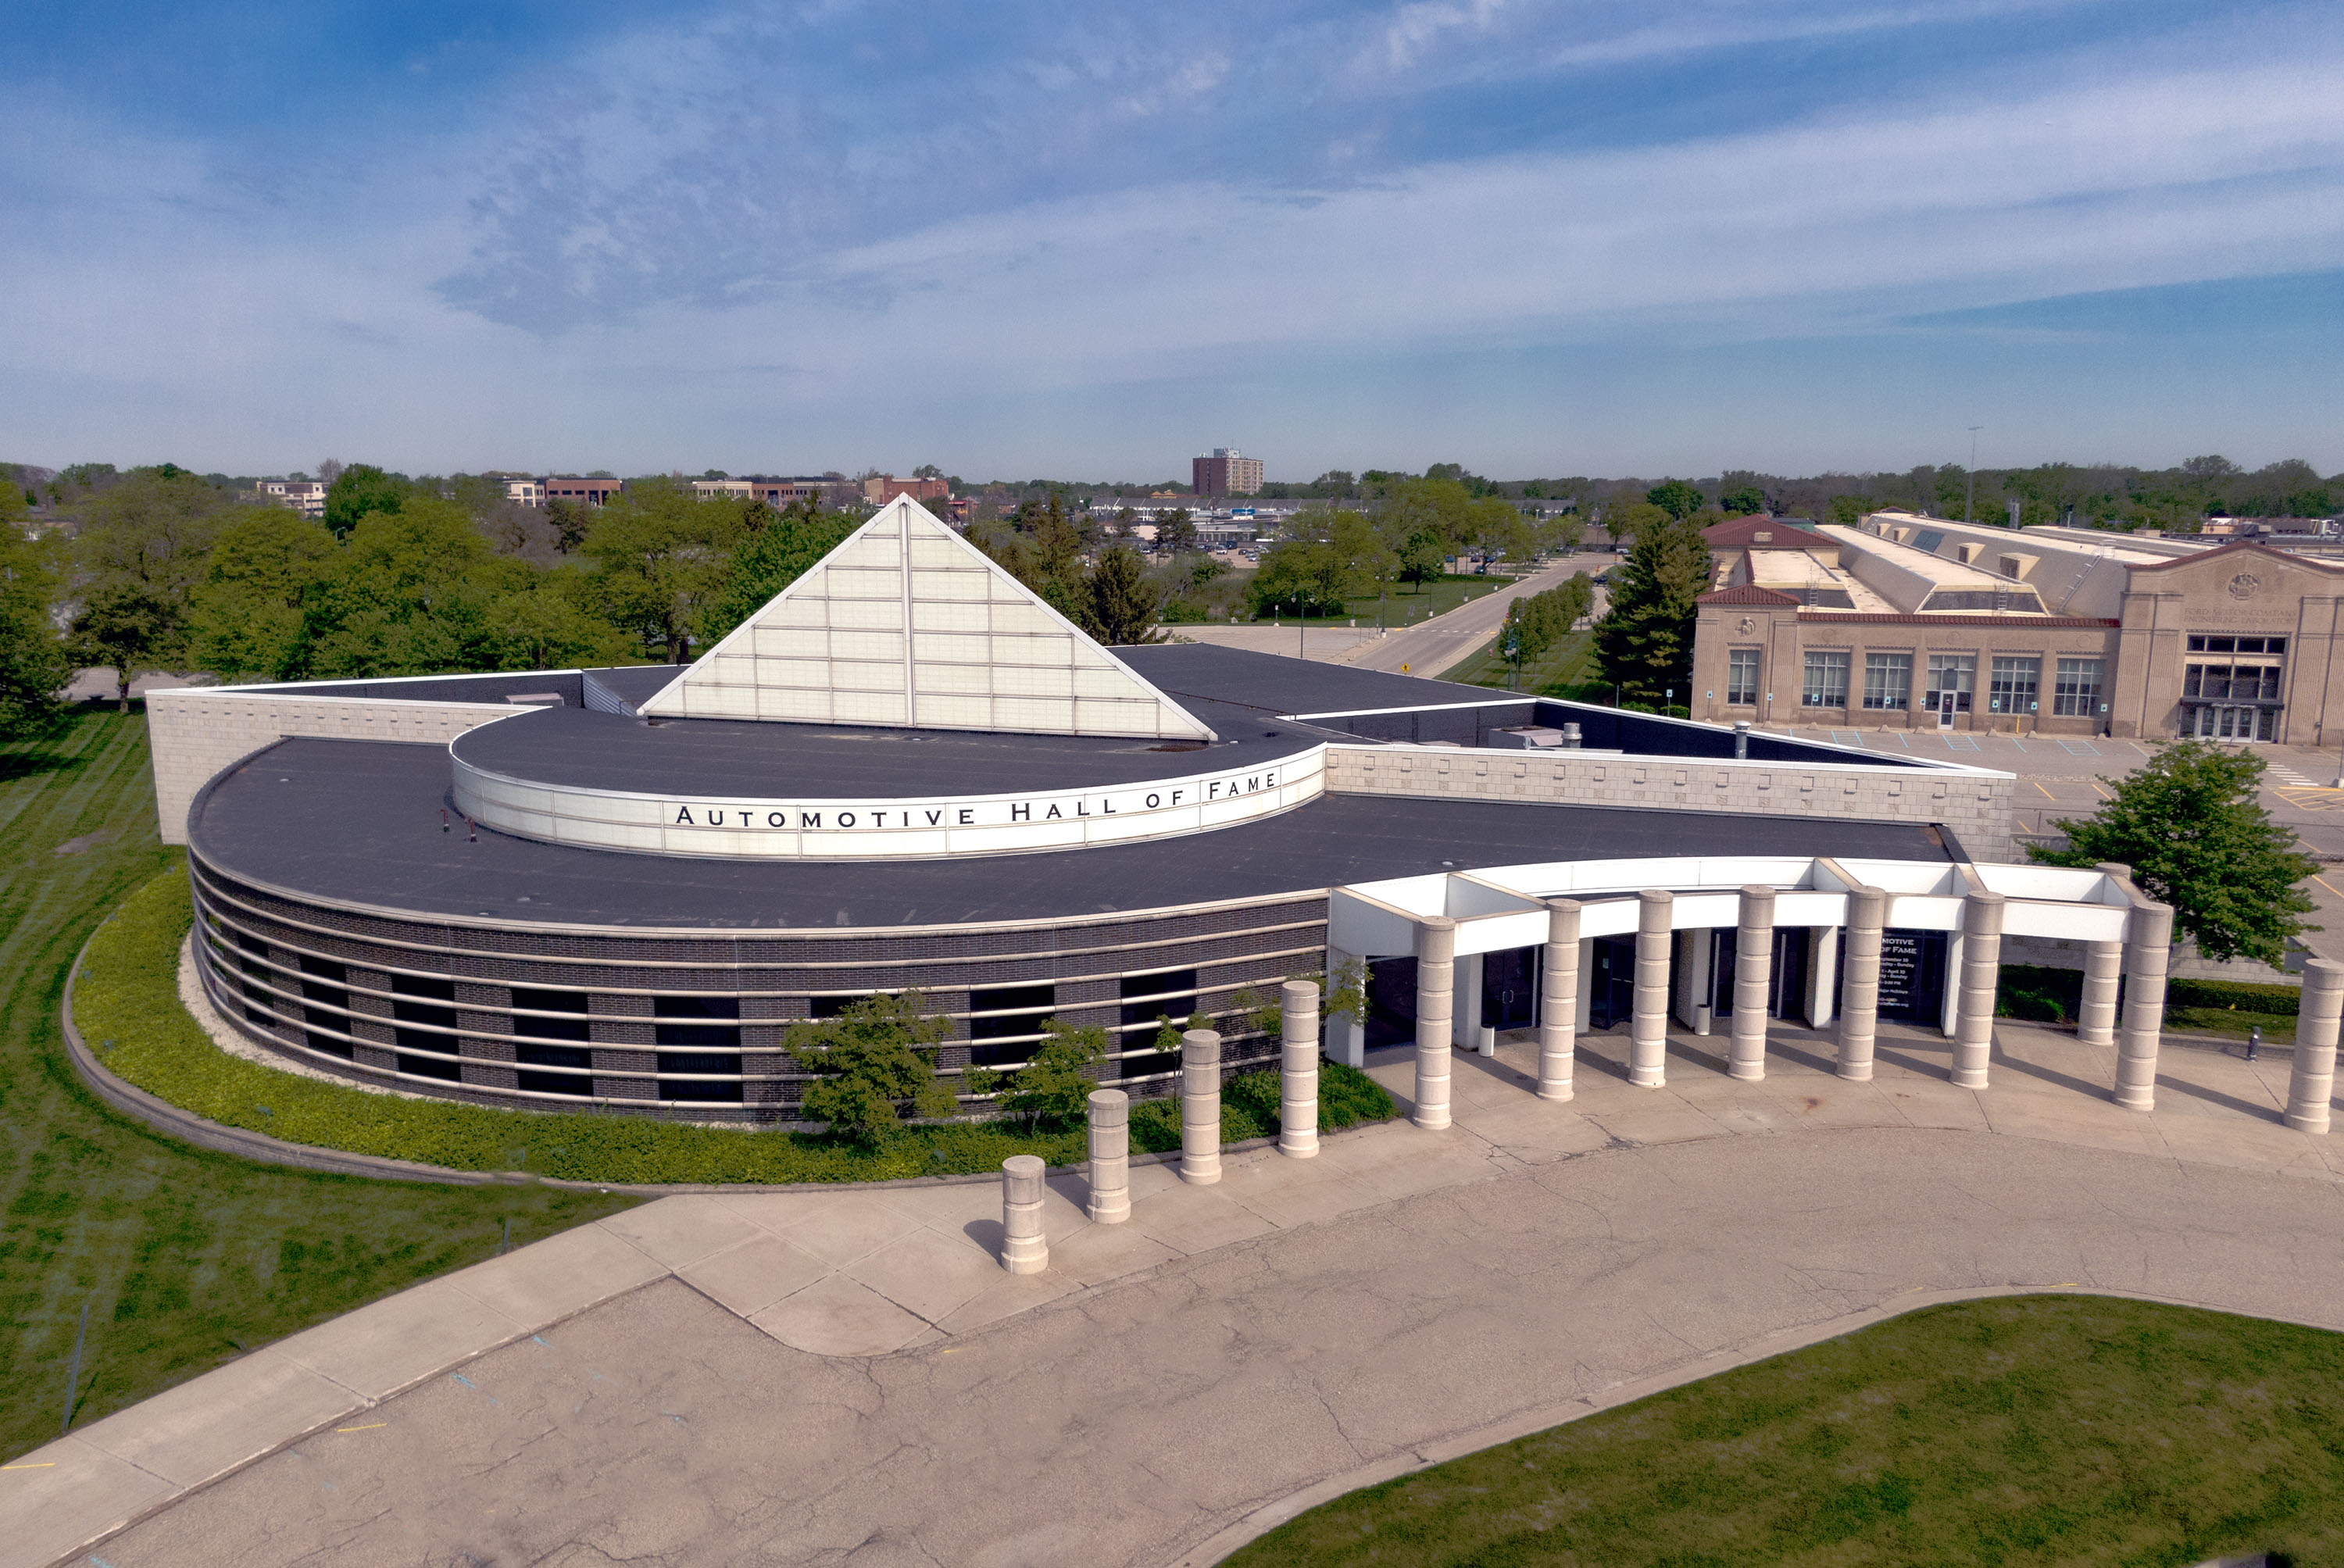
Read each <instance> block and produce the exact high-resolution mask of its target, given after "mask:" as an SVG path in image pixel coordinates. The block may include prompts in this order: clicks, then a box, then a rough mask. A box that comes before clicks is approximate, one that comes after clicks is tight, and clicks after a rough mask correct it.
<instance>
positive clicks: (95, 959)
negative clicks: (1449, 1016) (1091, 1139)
mask: <svg viewBox="0 0 2344 1568" xmlns="http://www.w3.org/2000/svg"><path fill="white" fill-rule="evenodd" d="M193 921H194V916H193V913H192V910H191V908H190V906H189V904H188V898H187V873H186V871H185V869H184V868H181V869H175V870H172V871H168V872H166V873H165V874H164V875H161V876H158V877H157V878H156V879H155V880H154V881H152V882H150V883H148V884H147V885H146V886H145V887H143V888H141V889H140V890H139V891H138V892H137V893H136V894H134V895H132V896H131V897H130V899H129V900H128V901H127V902H126V903H125V904H124V905H123V906H122V907H121V908H120V909H118V910H116V912H115V913H114V914H113V915H112V916H109V917H108V918H107V920H106V923H105V924H104V925H103V926H99V928H98V930H97V934H96V936H94V937H92V938H91V940H90V945H89V949H88V953H87V955H86V957H85V959H84V962H83V965H82V971H81V976H80V979H79V980H78V981H77V982H76V985H75V987H74V996H73V1007H74V1019H75V1022H76V1025H77V1026H78V1027H80V1030H81V1034H82V1037H83V1038H84V1039H85V1040H86V1041H87V1042H88V1044H89V1046H90V1048H91V1049H92V1050H94V1051H96V1052H97V1053H98V1055H99V1056H100V1057H101V1058H102V1059H103V1060H104V1061H105V1063H106V1067H107V1068H108V1069H109V1070H111V1071H112V1072H114V1073H115V1074H116V1076H117V1077H122V1078H124V1079H126V1080H127V1081H129V1082H130V1083H133V1084H136V1086H137V1087H140V1088H142V1089H145V1090H146V1091H147V1093H148V1094H151V1095H154V1096H156V1097H157V1098H161V1099H165V1100H167V1101H169V1102H170V1103H171V1104H173V1105H175V1106H177V1107H179V1108H182V1109H185V1110H190V1111H193V1112H195V1113H196V1114H197V1115H198V1116H201V1117H204V1118H207V1119H209V1120H212V1121H216V1122H219V1123H222V1124H223V1125H226V1126H229V1127H240V1128H249V1129H250V1130H252V1131H255V1132H264V1133H267V1134H268V1135H269V1136H270V1137H272V1138H283V1139H285V1140H286V1141H287V1142H288V1143H303V1144H310V1145H314V1146H316V1147H318V1148H335V1149H341V1150H344V1151H346V1152H348V1153H352V1154H369V1155H376V1156H379V1157H382V1158H390V1159H409V1160H415V1161H418V1162H420V1163H422V1164H425V1165H438V1166H445V1167H448V1168H450V1169H455V1170H528V1171H531V1172H534V1173H536V1174H538V1175H540V1176H547V1177H552V1178H555V1179H561V1180H567V1181H598V1182H599V1181H611V1182H707V1183H720V1182H734V1181H748V1182H792V1181H880V1180H887V1179H894V1178H901V1177H910V1176H923V1175H935V1174H940V1173H947V1172H962V1171H986V1170H997V1169H999V1168H1000V1165H1001V1162H1002V1160H1004V1159H1005V1158H1008V1157H1009V1156H1011V1155H1013V1154H1037V1155H1040V1156H1041V1157H1042V1158H1044V1159H1045V1160H1046V1161H1048V1162H1049V1163H1050V1164H1052V1165H1073V1164H1076V1163H1079V1162H1080V1161H1081V1160H1082V1159H1083V1158H1084V1154H1085V1149H1084V1134H1083V1130H1082V1128H1079V1127H1076V1128H1064V1129H1050V1128H1043V1129H1040V1130H1037V1131H1034V1132H1027V1131H1025V1130H1024V1129H1022V1128H1019V1127H1018V1126H1017V1125H1016V1124H1015V1123H1005V1122H995V1123H979V1124H975V1125H969V1124H959V1125H954V1126H948V1127H908V1128H905V1129H904V1132H903V1134H902V1135H901V1136H900V1137H898V1138H895V1139H894V1140H892V1141H891V1142H890V1143H889V1144H888V1145H886V1146H885V1147H884V1148H878V1149H866V1148H859V1147H857V1146H855V1145H854V1144H852V1143H848V1142H845V1141H843V1140H840V1139H835V1138H830V1137H829V1136H827V1135H826V1134H806V1133H795V1132H783V1131H776V1130H768V1129H755V1128H708V1127H682V1126H678V1125H676V1124H674V1123H672V1122H662V1121H654V1120H652V1119H651V1118H647V1117H636V1116H625V1115H585V1114H581V1113H578V1112H560V1111H511V1110H497V1109H492V1108H489V1107H486V1106H474V1105H459V1104H456V1103H454V1102H452V1101H448V1100H436V1099H409V1098H403V1097H399V1096H395V1095H385V1094H369V1093H368V1092H367V1091H365V1090H363V1089H357V1088H351V1087H346V1086H344V1085H340V1084H334V1083H327V1082H322V1081H320V1080H318V1079H315V1078H307V1077H298V1076H297V1075H295V1074H292V1073H288V1072H279V1071H278V1070H276V1069H275V1068H272V1067H263V1066H261V1065H259V1064H258V1063H257V1062H249V1061H246V1060H244V1059H243V1058H242V1057H234V1056H230V1055H229V1054H228V1053H227V1052H226V1051H223V1050H221V1049H220V1048H219V1047H217V1045H215V1044H214V1043H213V1042H212V1040H211V1038H210V1037H208V1036H207V1035H206V1034H205V1033H204V1031H203V1029H202V1028H201V1027H199V1026H198V1025H197V1023H196V1021H195V1019H194V1018H193V1017H190V1016H189V1015H188V1013H187V1008H186V1007H183V1006H181V1005H180V1002H179V996H178V966H179V946H180V943H181V942H182V941H183V940H184V939H185V938H186V936H187V930H188V927H189V926H191V925H192V924H193ZM1257 1080H1260V1082H1257ZM1318 1082H1319V1125H1320V1126H1322V1127H1325V1128H1339V1127H1349V1126H1351V1125H1352V1124H1353V1123H1355V1122H1359V1121H1366V1120H1380V1119H1383V1118H1388V1117H1390V1116H1392V1115H1393V1114H1395V1112H1394V1108H1393V1106H1392V1103H1391V1099H1390V1097H1389V1096H1387V1095H1386V1094H1385V1093H1384V1092H1383V1090H1382V1089H1381V1088H1379V1087H1377V1086H1376V1084H1375V1083H1374V1082H1373V1081H1372V1080H1370V1079H1369V1078H1368V1077H1367V1076H1366V1075H1365V1074H1362V1073H1359V1072H1356V1071H1354V1070H1353V1069H1351V1068H1349V1067H1336V1066H1334V1065H1333V1064H1326V1065H1324V1066H1322V1067H1321V1070H1320V1073H1319V1079H1318ZM1265 1083H1266V1085H1267V1087H1266V1088H1265V1087H1262V1086H1263V1084H1265ZM1166 1103H1167V1102H1161V1101H1147V1102H1143V1103H1142V1104H1140V1105H1138V1106H1137V1107H1135V1108H1134V1109H1133V1114H1132V1134H1133V1138H1132V1141H1133V1143H1134V1144H1135V1145H1136V1146H1137V1148H1139V1149H1141V1150H1142V1151H1144V1152H1151V1153H1152V1152H1162V1151H1167V1150H1170V1149H1177V1148H1179V1146H1180V1128H1179V1112H1178V1109H1177V1107H1172V1108H1170V1110H1169V1116H1168V1125H1167V1117H1166V1115H1165V1108H1166ZM1222 1105H1223V1110H1222V1118H1221V1125H1222V1137H1223V1138H1224V1139H1225V1140H1227V1141H1230V1142H1235V1141H1237V1140H1238V1139H1240V1138H1258V1137H1262V1136H1265V1135H1266V1134H1268V1133H1273V1132H1275V1131H1276V1130H1277V1128H1278V1075H1277V1074H1276V1073H1274V1072H1257V1073H1247V1074H1242V1075H1240V1076H1238V1077H1235V1078H1233V1079H1231V1080H1230V1082H1229V1085H1228V1089H1227V1090H1226V1091H1225V1092H1224V1094H1223V1096H1222Z"/></svg>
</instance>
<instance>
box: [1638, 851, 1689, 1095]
mask: <svg viewBox="0 0 2344 1568" xmlns="http://www.w3.org/2000/svg"><path fill="white" fill-rule="evenodd" d="M1676 901H1677V899H1676V895H1675V894H1673V893H1667V892H1663V891H1662V890H1660V889H1657V888H1651V887H1647V888H1646V889H1644V891H1642V893H1639V894H1638V895H1636V988H1635V997H1634V1001H1633V1003H1632V1010H1631V1011H1630V1013H1629V1015H1628V1081H1629V1082H1630V1083H1632V1084H1633V1085H1635V1086H1636V1087H1638V1088H1646V1089H1656V1088H1659V1087H1661V1086H1662V1084H1664V1083H1666V1082H1668V1077H1669V946H1670V933H1669V918H1670V916H1671V915H1672V913H1673V911H1674V909H1675V906H1676Z"/></svg>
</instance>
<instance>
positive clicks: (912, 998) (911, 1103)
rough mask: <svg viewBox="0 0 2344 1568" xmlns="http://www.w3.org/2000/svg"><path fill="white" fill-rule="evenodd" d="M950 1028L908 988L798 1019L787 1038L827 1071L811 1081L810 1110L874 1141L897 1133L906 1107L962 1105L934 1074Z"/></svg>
mask: <svg viewBox="0 0 2344 1568" xmlns="http://www.w3.org/2000/svg"><path fill="white" fill-rule="evenodd" d="M945 1033H946V1026H945V1020H943V1019H942V1018H936V1017H929V1016H928V1015H927V1013H926V1010H925V1008H924V1005H923V1002H922V999H921V996H920V994H919V993H918V992H917V991H905V992H903V993H902V994H900V995H896V996H868V997H865V998H864V999H863V1000H862V1001H859V1002H854V1003H850V1004H849V1005H848V1006H847V1007H846V1009H845V1010H844V1012H842V1013H840V1014H839V1015H838V1017H834V1018H820V1019H816V1020H814V1021H813V1022H811V1023H803V1024H793V1025H791V1026H790V1027H789V1029H788V1031H787V1032H786V1033H785V1034H784V1035H783V1037H782V1045H783V1048H784V1049H786V1050H787V1051H788V1052H789V1053H790V1055H791V1056H793V1057H796V1058H797V1061H798V1064H799V1065H800V1066H801V1067H804V1068H805V1069H806V1070H807V1071H809V1072H813V1073H818V1074H820V1075H821V1077H819V1078H818V1079H816V1081H814V1082H813V1083H811V1084H809V1085H807V1086H806V1091H805V1100H804V1109H805V1114H806V1115H807V1116H809V1117H811V1118H813V1119H814V1120H816V1121H820V1122H827V1123H828V1124H829V1125H830V1130H831V1131H832V1132H834V1133H837V1134H839V1135H840V1136H842V1137H844V1138H850V1139H852V1140H854V1141H855V1142H857V1143H862V1144H865V1145H871V1144H878V1143H882V1142H884V1141H885V1140H886V1139H887V1138H891V1137H893V1136H894V1132H895V1129H896V1128H898V1127H899V1126H900V1125H901V1124H902V1120H903V1113H904V1108H906V1107H908V1108H910V1110H911V1111H912V1113H913V1114H914V1115H915V1116H925V1117H945V1116H950V1115H952V1114H953V1113H954V1112H955V1110H957V1109H958V1108H959V1102H958V1100H956V1099H955V1098H954V1096H953V1092H952V1089H951V1087H949V1086H947V1085H945V1084H944V1083H943V1082H941V1081H939V1079H938V1078H937V1077H936V1069H935V1057H934V1051H935V1046H936V1045H937V1043H938V1042H939V1041H941V1040H943V1039H944V1037H945ZM923 1052H927V1053H929V1054H927V1055H923V1054H922V1053H923Z"/></svg>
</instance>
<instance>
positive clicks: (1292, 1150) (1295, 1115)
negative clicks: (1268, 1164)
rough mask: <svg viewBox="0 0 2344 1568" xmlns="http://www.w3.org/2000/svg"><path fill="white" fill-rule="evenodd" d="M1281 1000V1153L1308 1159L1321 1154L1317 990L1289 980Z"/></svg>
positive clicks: (1307, 983) (1279, 1113)
mask: <svg viewBox="0 0 2344 1568" xmlns="http://www.w3.org/2000/svg"><path fill="white" fill-rule="evenodd" d="M1278 1029H1279V1034H1280V1037H1281V1038H1280V1041H1279V1045H1280V1047H1281V1051H1282V1055H1281V1058H1280V1060H1279V1062H1278V1067H1279V1072H1278V1153H1280V1154H1284V1155H1290V1156H1292V1157H1293V1158H1296V1159H1308V1158H1310V1157H1311V1156H1313V1155H1315V1154H1317V1153H1318V986H1314V985H1312V984H1311V983H1310V982H1309V981H1308V980H1288V982H1287V983H1286V984H1285V985H1283V986H1279V987H1278Z"/></svg>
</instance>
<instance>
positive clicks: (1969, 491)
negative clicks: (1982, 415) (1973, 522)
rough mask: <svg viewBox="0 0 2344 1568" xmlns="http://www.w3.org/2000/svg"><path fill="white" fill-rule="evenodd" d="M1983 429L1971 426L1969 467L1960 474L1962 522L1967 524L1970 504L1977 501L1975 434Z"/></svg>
mask: <svg viewBox="0 0 2344 1568" xmlns="http://www.w3.org/2000/svg"><path fill="white" fill-rule="evenodd" d="M1983 429H1985V426H1983V425H1972V426H1971V427H1970V466H1969V468H1968V469H1967V470H1965V471H1964V473H1963V474H1962V484H1963V486H1964V487H1965V488H1964V489H1963V491H1962V521H1963V522H1964V523H1967V522H1968V521H1970V506H1971V503H1972V502H1973V501H1975V500H1976V499H1977V433H1978V431H1979V430H1983Z"/></svg>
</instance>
